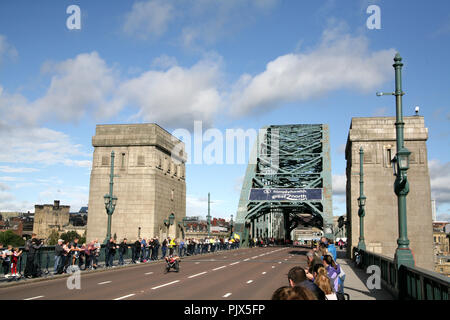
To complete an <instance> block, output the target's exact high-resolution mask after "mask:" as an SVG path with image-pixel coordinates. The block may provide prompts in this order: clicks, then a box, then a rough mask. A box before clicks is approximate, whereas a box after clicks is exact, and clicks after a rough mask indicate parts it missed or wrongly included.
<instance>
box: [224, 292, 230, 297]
mask: <svg viewBox="0 0 450 320" xmlns="http://www.w3.org/2000/svg"><path fill="white" fill-rule="evenodd" d="M229 296H231V293H230V292H229V293H227V294H225V295H224V296H223V297H224V298H228V297H229Z"/></svg>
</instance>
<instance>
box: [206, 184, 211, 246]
mask: <svg viewBox="0 0 450 320" xmlns="http://www.w3.org/2000/svg"><path fill="white" fill-rule="evenodd" d="M210 202H211V201H210V195H209V192H208V215H207V216H206V224H207V226H208V238H209V237H210V235H211V215H210V214H209V213H210Z"/></svg>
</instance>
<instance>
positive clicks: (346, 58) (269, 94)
mask: <svg viewBox="0 0 450 320" xmlns="http://www.w3.org/2000/svg"><path fill="white" fill-rule="evenodd" d="M394 54H395V52H394V50H393V49H390V50H380V51H370V50H369V48H368V40H367V39H366V38H365V37H362V36H361V37H352V36H350V35H348V34H342V33H341V30H340V29H328V30H326V31H324V33H323V36H322V41H321V43H320V44H319V46H318V47H317V48H315V49H314V50H311V51H310V52H307V53H297V54H293V53H291V54H286V55H283V56H280V57H278V58H276V59H275V60H273V61H271V62H269V63H268V64H267V66H266V70H265V71H264V72H262V73H260V74H257V75H256V76H251V75H248V74H244V75H242V76H241V78H240V79H239V81H238V82H237V84H236V85H235V88H234V91H233V93H232V113H233V114H234V115H237V116H240V115H245V114H249V113H251V112H255V111H258V112H261V111H262V110H267V109H269V108H276V107H278V106H280V105H281V104H282V103H284V102H292V101H305V100H308V99H312V98H318V97H322V96H324V95H326V94H327V93H329V92H332V91H335V90H343V89H351V90H357V91H359V92H370V91H371V90H374V89H375V88H377V87H379V86H380V85H381V84H382V83H383V82H384V81H386V80H387V79H388V77H390V76H391V73H392V70H391V69H392V66H391V65H392V59H393V56H394Z"/></svg>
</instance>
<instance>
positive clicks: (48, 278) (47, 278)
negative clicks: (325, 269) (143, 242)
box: [0, 248, 251, 288]
mask: <svg viewBox="0 0 450 320" xmlns="http://www.w3.org/2000/svg"><path fill="white" fill-rule="evenodd" d="M248 249H251V248H238V249H233V250H222V251H219V252H208V253H204V254H199V255H194V256H187V257H186V256H185V257H183V258H181V260H184V259H189V258H195V257H198V256H200V257H201V256H207V255H212V254H224V253H229V252H236V251H241V250H248ZM164 262H165V261H164V260H163V259H160V260H157V261H152V262H150V263H148V264H147V263H136V264H134V263H130V264H127V265H123V266H115V267H114V268H105V267H102V268H99V269H95V270H82V271H81V274H93V273H97V272H108V271H116V270H120V269H123V268H132V267H142V266H149V265H155V264H162V263H164ZM49 274H50V273H49ZM68 277H70V274H58V275H54V276H51V275H46V276H42V277H39V278H33V279H26V280H24V278H21V279H20V280H18V281H14V280H11V281H10V282H9V281H8V282H6V283H1V284H0V288H8V287H14V286H20V285H27V284H31V283H36V282H41V281H51V280H59V279H63V278H68Z"/></svg>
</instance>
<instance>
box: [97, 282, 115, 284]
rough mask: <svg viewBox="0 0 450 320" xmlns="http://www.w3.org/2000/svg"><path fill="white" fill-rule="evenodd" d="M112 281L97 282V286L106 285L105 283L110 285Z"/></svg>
mask: <svg viewBox="0 0 450 320" xmlns="http://www.w3.org/2000/svg"><path fill="white" fill-rule="evenodd" d="M111 282H112V281H103V282H99V283H98V284H107V283H111Z"/></svg>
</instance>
